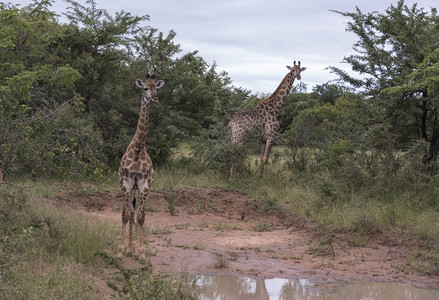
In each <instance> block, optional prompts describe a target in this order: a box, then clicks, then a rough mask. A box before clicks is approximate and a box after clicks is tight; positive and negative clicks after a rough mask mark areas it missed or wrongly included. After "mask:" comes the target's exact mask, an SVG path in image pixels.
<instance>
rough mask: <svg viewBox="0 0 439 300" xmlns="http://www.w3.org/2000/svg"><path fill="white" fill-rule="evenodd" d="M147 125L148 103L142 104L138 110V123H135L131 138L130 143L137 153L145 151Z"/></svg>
mask: <svg viewBox="0 0 439 300" xmlns="http://www.w3.org/2000/svg"><path fill="white" fill-rule="evenodd" d="M148 123H149V102H148V103H147V104H142V107H141V108H140V116H139V121H138V122H137V129H136V134H135V135H134V137H133V140H132V143H133V144H134V149H135V150H136V151H137V153H139V152H140V151H141V150H143V149H145V143H146V135H147V134H148Z"/></svg>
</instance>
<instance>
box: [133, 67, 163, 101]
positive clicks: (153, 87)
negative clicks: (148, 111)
mask: <svg viewBox="0 0 439 300" xmlns="http://www.w3.org/2000/svg"><path fill="white" fill-rule="evenodd" d="M164 84H165V82H164V81H163V80H157V81H156V77H155V75H154V74H149V73H146V78H145V82H143V81H142V80H140V79H137V80H136V85H137V86H138V87H139V88H142V89H143V93H142V103H144V102H145V103H149V102H150V101H153V102H158V101H159V98H158V97H157V90H158V89H160V88H161V87H162V86H163V85H164Z"/></svg>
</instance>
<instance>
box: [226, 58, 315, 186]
mask: <svg viewBox="0 0 439 300" xmlns="http://www.w3.org/2000/svg"><path fill="white" fill-rule="evenodd" d="M287 68H288V70H290V72H288V73H287V75H285V77H284V79H283V80H282V81H281V83H280V84H279V86H278V87H277V89H276V90H275V91H274V93H273V94H271V95H270V96H268V97H267V98H265V99H263V100H261V101H260V102H259V103H258V104H257V105H256V107H255V108H254V109H253V110H251V111H246V112H238V113H235V114H234V115H233V117H232V119H231V120H230V121H229V124H228V135H229V138H230V140H231V142H232V143H239V142H242V141H243V139H244V136H245V134H246V133H247V132H249V131H251V130H253V129H257V130H259V132H260V133H261V141H262V147H261V158H260V161H261V175H262V174H264V172H265V169H266V165H267V162H268V156H269V154H270V150H271V147H272V145H273V142H274V138H275V137H276V133H277V131H278V129H279V122H278V121H277V115H278V114H279V110H280V109H281V107H282V105H283V104H284V103H285V100H286V99H287V96H288V94H289V92H290V90H291V87H292V86H293V83H294V79H296V78H297V79H299V80H300V79H301V77H300V72H302V71H305V70H306V68H300V61H299V64H297V65H296V61H294V65H293V67H290V66H287ZM232 177H233V162H232V163H231V167H230V179H232Z"/></svg>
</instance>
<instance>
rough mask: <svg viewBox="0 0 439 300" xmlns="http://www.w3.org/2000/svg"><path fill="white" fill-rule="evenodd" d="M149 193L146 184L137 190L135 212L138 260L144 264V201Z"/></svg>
mask: <svg viewBox="0 0 439 300" xmlns="http://www.w3.org/2000/svg"><path fill="white" fill-rule="evenodd" d="M148 191H149V184H148V183H146V184H145V185H144V186H143V188H142V189H141V190H139V207H138V208H137V211H136V220H137V254H138V255H139V260H140V261H143V262H146V256H145V247H144V242H143V225H144V223H145V211H146V207H145V205H146V200H147V196H148Z"/></svg>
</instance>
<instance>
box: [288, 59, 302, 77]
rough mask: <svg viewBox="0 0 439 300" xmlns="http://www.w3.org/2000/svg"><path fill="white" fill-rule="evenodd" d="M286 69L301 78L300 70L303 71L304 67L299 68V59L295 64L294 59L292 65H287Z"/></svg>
mask: <svg viewBox="0 0 439 300" xmlns="http://www.w3.org/2000/svg"><path fill="white" fill-rule="evenodd" d="M287 69H288V70H290V71H291V73H292V75H293V76H294V77H295V78H297V79H299V80H300V79H302V77H301V76H300V72H302V71H305V70H306V68H305V67H304V68H300V61H299V64H297V65H296V61H294V65H293V67H290V66H287Z"/></svg>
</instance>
